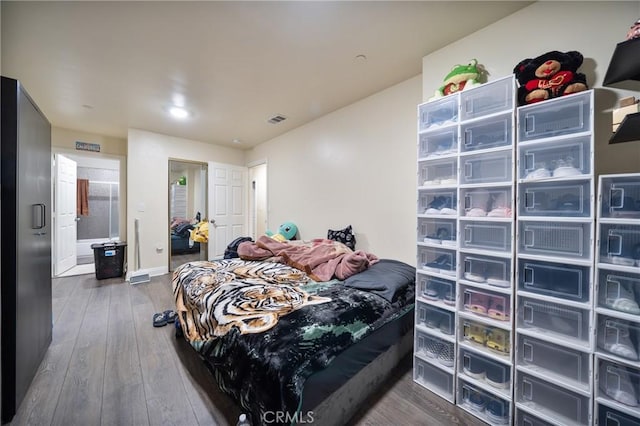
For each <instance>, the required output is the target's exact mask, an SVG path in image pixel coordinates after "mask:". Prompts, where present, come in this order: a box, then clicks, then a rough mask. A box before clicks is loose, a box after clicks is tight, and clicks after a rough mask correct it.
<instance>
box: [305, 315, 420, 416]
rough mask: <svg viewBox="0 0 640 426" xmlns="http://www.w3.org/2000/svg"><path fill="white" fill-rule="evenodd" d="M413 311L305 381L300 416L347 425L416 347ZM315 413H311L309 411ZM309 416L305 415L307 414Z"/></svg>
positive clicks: (345, 352)
mask: <svg viewBox="0 0 640 426" xmlns="http://www.w3.org/2000/svg"><path fill="white" fill-rule="evenodd" d="M413 325H414V311H413V310H410V311H409V312H407V313H406V314H405V315H403V316H402V317H400V318H398V319H396V320H395V321H392V322H390V323H388V324H385V325H384V326H383V327H381V328H380V329H378V330H376V331H375V332H373V333H372V334H371V335H370V336H368V337H367V338H365V339H364V340H363V341H361V342H359V343H358V344H356V345H354V346H352V347H350V348H348V349H347V350H345V351H344V352H343V353H341V354H340V355H339V356H338V357H336V359H335V360H333V362H332V363H331V364H330V365H329V367H328V368H326V369H325V370H323V371H320V372H318V373H316V374H314V375H313V376H311V377H309V379H307V381H306V382H305V387H304V393H303V403H302V409H301V411H300V413H299V416H300V418H301V419H305V418H309V416H310V415H312V416H313V424H314V425H340V424H346V423H347V421H348V420H349V419H350V418H351V417H353V416H354V415H355V414H356V412H357V411H358V410H359V409H360V408H361V407H362V403H363V402H364V401H365V400H366V399H367V398H368V397H369V396H371V395H372V394H373V393H374V392H376V391H377V390H378V389H379V387H380V385H381V384H382V383H383V382H384V381H385V380H386V379H387V378H388V377H389V376H390V375H391V372H392V371H393V369H394V368H395V367H396V366H397V365H398V364H399V363H400V361H401V360H402V359H403V358H404V357H405V356H406V355H407V354H409V353H410V352H411V350H412V348H413ZM310 412H312V414H309V413H310ZM305 416H306V417H305Z"/></svg>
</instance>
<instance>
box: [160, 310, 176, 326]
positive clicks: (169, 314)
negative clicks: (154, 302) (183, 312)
mask: <svg viewBox="0 0 640 426" xmlns="http://www.w3.org/2000/svg"><path fill="white" fill-rule="evenodd" d="M163 314H164V316H165V318H166V319H167V324H173V323H174V322H175V320H176V318H178V314H177V313H176V312H175V311H172V310H168V311H164V312H163Z"/></svg>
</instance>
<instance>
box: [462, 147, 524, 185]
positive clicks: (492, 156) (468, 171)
mask: <svg viewBox="0 0 640 426" xmlns="http://www.w3.org/2000/svg"><path fill="white" fill-rule="evenodd" d="M512 162H513V158H512V153H511V151H501V152H497V153H491V152H490V153H485V154H474V155H467V156H464V157H461V158H460V184H462V185H468V184H480V183H494V182H498V183H503V182H504V183H507V184H510V183H511V180H512V174H513V164H512Z"/></svg>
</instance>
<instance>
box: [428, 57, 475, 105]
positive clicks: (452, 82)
mask: <svg viewBox="0 0 640 426" xmlns="http://www.w3.org/2000/svg"><path fill="white" fill-rule="evenodd" d="M480 69H481V67H480V66H479V65H478V61H477V60H475V59H472V60H471V62H469V63H468V64H466V65H454V66H453V68H451V72H449V74H447V76H446V77H445V78H444V85H443V86H442V87H440V88H439V89H438V90H436V93H435V94H434V95H433V97H432V98H430V99H429V100H434V99H438V98H441V97H443V96H447V95H450V94H452V93H456V92H461V91H463V90H465V89H469V88H471V87H474V86H478V85H479V84H480V83H479V82H478V77H479V76H480Z"/></svg>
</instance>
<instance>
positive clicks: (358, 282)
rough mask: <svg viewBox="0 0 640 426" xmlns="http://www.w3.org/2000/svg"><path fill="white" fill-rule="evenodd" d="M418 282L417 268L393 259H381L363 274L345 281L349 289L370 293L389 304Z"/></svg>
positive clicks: (360, 273)
mask: <svg viewBox="0 0 640 426" xmlns="http://www.w3.org/2000/svg"><path fill="white" fill-rule="evenodd" d="M415 282H416V268H414V267H413V266H411V265H407V264H406V263H404V262H400V261H399V260H393V259H380V260H379V261H377V262H376V263H374V264H373V265H371V266H369V267H368V268H367V269H365V270H364V271H362V272H359V273H357V274H355V275H352V276H350V277H349V278H347V279H346V280H344V285H345V286H347V287H353V288H357V289H358V290H365V291H370V292H372V293H375V294H377V295H378V296H381V297H384V298H385V299H387V300H388V301H389V302H393V301H395V299H396V298H397V296H398V295H400V294H401V293H402V292H404V291H406V290H407V289H408V288H409V287H413V286H414V285H415Z"/></svg>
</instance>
